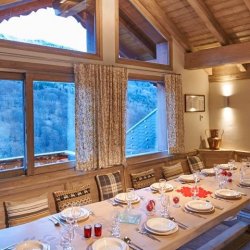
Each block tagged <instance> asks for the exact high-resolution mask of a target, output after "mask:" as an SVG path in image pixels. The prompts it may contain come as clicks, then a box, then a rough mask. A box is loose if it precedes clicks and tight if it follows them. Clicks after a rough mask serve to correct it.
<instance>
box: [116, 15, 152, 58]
mask: <svg viewBox="0 0 250 250" xmlns="http://www.w3.org/2000/svg"><path fill="white" fill-rule="evenodd" d="M119 18H120V22H121V23H122V24H123V26H124V27H125V28H126V29H127V30H128V31H129V32H130V34H131V35H132V36H133V37H134V38H135V39H136V40H138V41H139V42H140V43H141V44H142V45H143V46H145V47H146V49H147V50H148V52H149V54H150V55H151V56H152V57H153V58H155V57H156V44H155V43H154V42H153V41H152V40H151V39H150V38H149V37H148V36H147V35H146V34H145V33H144V32H143V31H142V30H141V29H140V28H138V27H137V25H136V24H135V23H134V22H133V21H132V20H131V19H130V18H129V17H128V16H127V15H126V14H125V13H124V12H123V11H122V10H119Z"/></svg>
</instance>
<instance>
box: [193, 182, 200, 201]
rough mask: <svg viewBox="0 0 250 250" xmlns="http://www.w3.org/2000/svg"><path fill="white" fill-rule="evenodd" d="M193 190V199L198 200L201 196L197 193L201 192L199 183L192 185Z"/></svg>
mask: <svg viewBox="0 0 250 250" xmlns="http://www.w3.org/2000/svg"><path fill="white" fill-rule="evenodd" d="M191 192H192V195H193V196H192V199H193V200H198V199H199V197H198V196H197V194H198V193H199V187H198V186H197V185H194V186H192V187H191Z"/></svg>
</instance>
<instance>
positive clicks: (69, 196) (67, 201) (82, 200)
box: [53, 185, 92, 212]
mask: <svg viewBox="0 0 250 250" xmlns="http://www.w3.org/2000/svg"><path fill="white" fill-rule="evenodd" d="M53 196H54V199H55V203H56V209H57V212H61V211H63V210H64V209H65V208H67V207H70V206H72V205H86V204H89V203H91V202H92V198H91V193H90V186H89V185H85V186H81V187H79V188H74V189H68V190H63V191H56V192H54V193H53Z"/></svg>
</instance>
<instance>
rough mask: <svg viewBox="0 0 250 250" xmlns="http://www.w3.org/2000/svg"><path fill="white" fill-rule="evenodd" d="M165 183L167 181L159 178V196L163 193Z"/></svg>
mask: <svg viewBox="0 0 250 250" xmlns="http://www.w3.org/2000/svg"><path fill="white" fill-rule="evenodd" d="M166 183H167V181H166V180H165V179H159V188H160V189H159V190H160V194H161V196H162V195H163V193H164V192H165V190H166Z"/></svg>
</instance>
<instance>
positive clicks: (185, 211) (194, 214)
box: [182, 208, 207, 219]
mask: <svg viewBox="0 0 250 250" xmlns="http://www.w3.org/2000/svg"><path fill="white" fill-rule="evenodd" d="M182 211H183V212H184V213H187V214H191V215H193V216H196V217H199V218H202V219H207V218H206V217H204V216H202V215H199V214H196V213H193V212H191V211H188V210H186V209H185V208H182Z"/></svg>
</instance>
